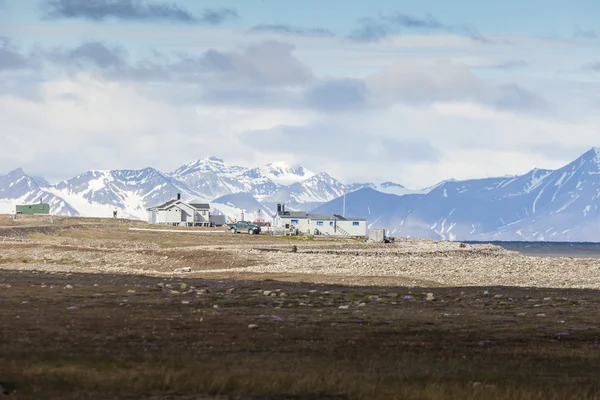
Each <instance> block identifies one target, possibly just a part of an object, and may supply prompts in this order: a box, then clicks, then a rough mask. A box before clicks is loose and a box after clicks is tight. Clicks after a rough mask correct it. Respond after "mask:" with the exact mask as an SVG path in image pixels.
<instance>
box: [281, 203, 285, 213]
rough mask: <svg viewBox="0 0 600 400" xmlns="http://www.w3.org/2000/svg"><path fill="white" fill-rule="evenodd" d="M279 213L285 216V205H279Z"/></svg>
mask: <svg viewBox="0 0 600 400" xmlns="http://www.w3.org/2000/svg"><path fill="white" fill-rule="evenodd" d="M281 212H282V213H284V214H285V204H282V205H281Z"/></svg>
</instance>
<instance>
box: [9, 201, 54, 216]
mask: <svg viewBox="0 0 600 400" xmlns="http://www.w3.org/2000/svg"><path fill="white" fill-rule="evenodd" d="M16 214H29V215H33V214H44V215H48V214H50V204H48V203H42V202H40V203H38V204H23V205H18V206H16Z"/></svg>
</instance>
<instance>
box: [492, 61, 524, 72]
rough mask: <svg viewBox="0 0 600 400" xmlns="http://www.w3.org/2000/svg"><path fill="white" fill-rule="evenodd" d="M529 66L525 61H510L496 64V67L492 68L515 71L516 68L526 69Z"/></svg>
mask: <svg viewBox="0 0 600 400" xmlns="http://www.w3.org/2000/svg"><path fill="white" fill-rule="evenodd" d="M527 65H529V64H528V63H527V62H526V61H525V60H510V61H506V62H503V63H500V64H496V65H494V66H492V67H491V68H497V69H505V70H508V69H515V68H523V67H526V66H527Z"/></svg>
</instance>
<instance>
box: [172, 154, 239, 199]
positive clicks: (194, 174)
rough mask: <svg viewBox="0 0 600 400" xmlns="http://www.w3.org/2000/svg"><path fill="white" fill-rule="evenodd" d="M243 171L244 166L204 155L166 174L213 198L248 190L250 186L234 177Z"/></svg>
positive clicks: (200, 193) (202, 194)
mask: <svg viewBox="0 0 600 400" xmlns="http://www.w3.org/2000/svg"><path fill="white" fill-rule="evenodd" d="M244 171H246V168H244V167H240V166H237V165H229V164H227V163H225V161H223V160H222V159H220V158H217V157H205V158H201V159H200V160H197V161H193V162H191V163H188V164H185V165H182V166H181V167H179V168H177V169H176V170H175V171H174V172H172V173H170V174H168V176H169V177H171V178H172V179H174V180H176V181H179V182H183V183H184V184H185V185H186V186H187V187H189V188H190V189H191V190H193V191H194V192H195V193H198V194H199V195H201V196H204V197H206V198H215V197H220V196H224V195H226V194H230V193H242V192H246V191H250V190H251V187H250V186H248V185H245V184H244V183H242V182H240V180H239V179H237V178H236V176H238V175H240V174H242V173H244Z"/></svg>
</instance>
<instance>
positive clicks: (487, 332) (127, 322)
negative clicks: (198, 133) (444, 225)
mask: <svg viewBox="0 0 600 400" xmlns="http://www.w3.org/2000/svg"><path fill="white" fill-rule="evenodd" d="M30 222H31V224H30V225H26V224H25V225H24V226H20V227H19V226H15V224H12V225H11V222H10V220H7V221H3V220H1V218H0V225H2V224H5V225H6V226H5V227H4V228H0V231H1V232H0V236H2V237H3V238H5V239H8V240H7V241H5V242H0V382H3V383H4V386H5V387H7V388H8V389H10V390H12V389H16V391H15V392H13V393H12V394H11V395H10V396H7V397H8V398H9V399H120V398H123V399H179V400H181V399H217V398H219V399H230V398H231V399H240V400H241V399H295V400H297V399H307V400H308V399H326V398H327V399H334V398H335V399H365V400H367V399H368V400H371V399H373V400H377V399H432V400H437V399H460V400H463V399H465V400H469V399H501V400H502V399H517V400H518V399H523V400H534V399H535V400H537V399H540V400H541V399H544V400H545V399H598V398H600V395H599V393H600V384H599V383H598V382H599V379H598V378H600V367H598V365H599V364H600V345H599V343H600V334H599V333H598V332H599V330H598V321H599V320H600V293H598V292H595V291H589V290H587V291H582V290H558V289H528V288H487V289H489V290H490V293H491V296H483V294H482V291H483V288H447V287H446V288H441V287H433V286H432V285H430V283H428V282H420V284H422V285H424V286H427V287H421V288H409V287H406V286H401V285H408V284H410V283H412V280H411V282H407V281H406V280H404V279H403V278H401V277H394V278H392V277H379V278H374V277H371V278H368V280H369V281H370V282H372V283H373V284H379V285H383V284H387V285H389V286H387V287H361V286H348V285H353V284H354V285H356V284H357V283H359V282H361V281H362V282H364V281H365V280H366V279H367V278H365V277H341V276H340V277H337V278H336V279H337V280H336V282H337V284H336V285H330V286H326V285H320V284H314V283H310V281H318V280H322V279H324V278H325V277H321V276H316V275H315V276H308V275H305V276H303V277H302V279H304V280H306V281H307V282H297V280H298V276H295V275H294V274H244V273H239V272H231V273H220V274H213V275H210V276H208V275H205V276H204V278H203V279H200V278H193V277H191V278H185V279H184V278H169V279H165V280H162V279H159V278H151V277H145V276H118V275H101V274H96V275H91V274H59V273H40V272H35V271H31V272H28V271H19V270H14V271H11V270H2V269H1V268H2V267H4V268H8V267H9V266H13V265H17V266H19V265H21V266H24V267H25V268H28V269H32V268H35V265H36V263H46V264H57V265H59V266H60V265H62V264H64V265H65V266H67V265H71V264H78V265H77V266H78V268H79V267H80V266H81V267H82V268H84V267H85V265H87V264H86V263H87V262H91V261H89V260H90V259H92V260H93V259H101V260H109V259H110V257H109V256H111V255H116V256H118V257H122V258H123V260H125V261H127V259H129V258H133V257H138V256H139V257H145V258H144V260H148V263H149V264H152V265H150V266H148V265H145V264H144V265H141V266H139V268H140V271H142V270H143V268H146V267H148V268H150V267H151V268H164V269H165V270H168V271H172V268H174V267H180V266H187V265H190V266H193V268H194V269H195V270H199V271H200V270H202V269H213V268H222V269H227V268H229V267H237V266H244V265H251V264H252V263H253V262H256V260H254V259H253V258H252V257H253V256H252V255H251V254H243V255H240V254H233V253H232V254H225V253H224V252H215V251H211V250H207V249H203V248H201V247H198V248H193V247H194V246H199V245H202V244H208V245H215V246H218V245H220V244H235V243H240V244H245V245H247V244H249V243H257V244H269V243H274V244H281V243H285V241H286V240H288V241H289V239H285V238H283V239H282V238H280V239H278V238H272V237H269V236H263V235H259V236H255V235H253V236H250V235H242V234H239V235H232V234H229V233H223V234H191V233H159V232H131V231H129V230H128V228H129V226H143V224H141V223H136V222H131V221H120V220H117V221H115V220H111V219H107V220H86V219H77V218H65V219H59V220H58V221H57V223H56V224H55V225H54V226H48V225H40V226H38V225H35V224H34V222H35V221H30ZM36 223H37V222H36ZM182 230H185V229H182ZM301 240H306V239H301ZM316 241H317V240H315V241H314V242H316ZM312 242H313V241H311V240H307V242H306V244H303V247H304V246H312V245H314V244H313V243H312ZM289 243H290V246H291V245H292V244H293V243H295V242H294V241H290V242H289ZM344 243H345V241H343V240H342V241H333V242H332V244H331V246H339V245H340V244H342V245H343V244H344ZM348 243H351V241H348ZM320 245H321V246H323V244H320ZM265 247H267V246H265ZM177 249H179V250H177ZM165 257H167V259H166V261H165V262H164V263H163V264H160V263H158V264H160V265H158V264H157V265H154V264H153V263H154V261H155V260H164V259H165ZM95 262H97V261H95ZM102 262H108V261H102ZM112 262H114V260H113V261H112ZM207 277H212V278H214V279H206V278H207ZM328 279H331V277H329V278H328ZM284 281H285V282H284ZM158 282H164V283H169V284H171V285H172V287H171V288H164V289H161V288H159V287H157V285H156V284H157V283H158ZM182 282H185V283H186V284H187V285H188V286H190V285H193V286H195V287H196V288H197V289H208V290H209V292H208V293H205V294H200V293H198V294H171V291H172V290H177V291H181V289H180V284H181V283H182ZM67 284H69V285H72V286H73V288H72V289H67V288H66V285H67ZM342 284H343V285H342ZM344 285H346V286H344ZM232 288H233V289H234V290H233V291H228V290H229V289H232ZM311 289H312V290H316V292H314V293H311V292H309V290H311ZM130 290H133V291H134V292H129V291H130ZM186 290H187V289H186ZM264 290H269V291H276V290H281V291H282V292H284V293H285V294H286V296H276V297H271V296H265V295H264V294H263V293H262V291H264ZM427 292H433V293H434V294H435V298H436V301H424V298H425V294H426V293H427ZM275 293H280V292H275ZM390 293H391V294H392V295H388V294H390ZM497 293H500V294H502V295H503V297H502V298H495V297H494V296H493V295H494V294H497ZM407 295H411V296H413V297H414V299H413V300H405V299H404V296H407ZM508 298H511V299H512V301H509V300H508ZM544 299H549V300H544ZM532 300H533V301H532ZM182 301H187V302H189V304H182ZM359 303H365V304H364V305H360V306H359ZM345 305H348V306H349V309H347V310H345V309H340V308H339V307H340V306H345ZM215 306H216V307H215ZM73 307H75V308H73ZM538 314H544V315H545V316H544V317H542V316H537V315H538ZM249 324H257V325H258V328H257V329H249V328H248V325H249ZM0 398H2V395H0Z"/></svg>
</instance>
